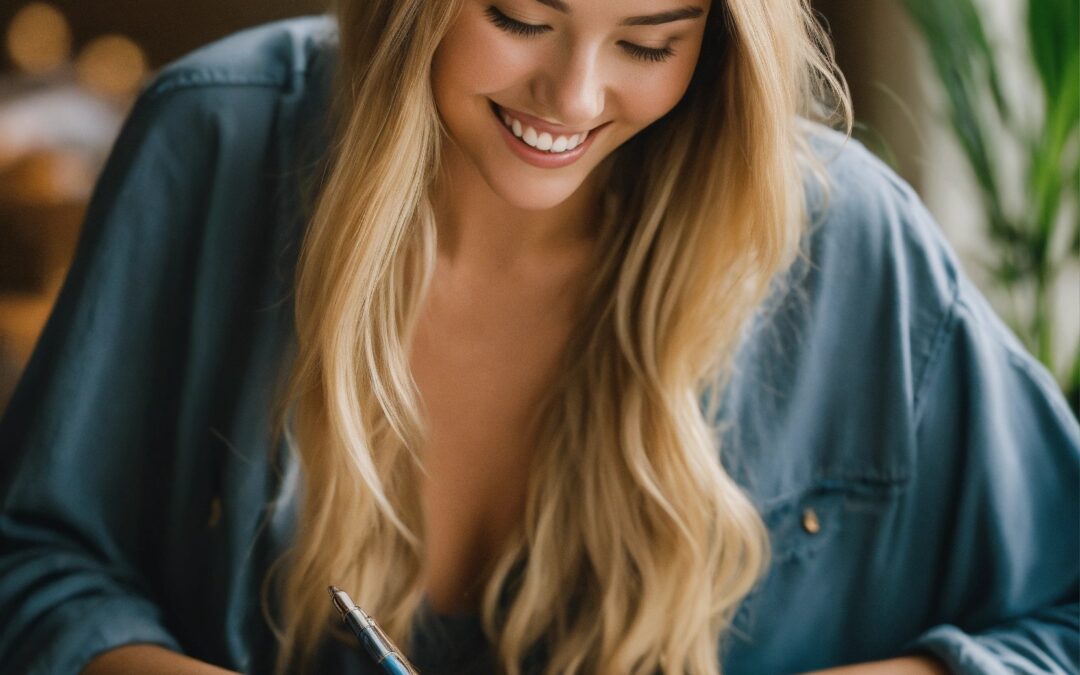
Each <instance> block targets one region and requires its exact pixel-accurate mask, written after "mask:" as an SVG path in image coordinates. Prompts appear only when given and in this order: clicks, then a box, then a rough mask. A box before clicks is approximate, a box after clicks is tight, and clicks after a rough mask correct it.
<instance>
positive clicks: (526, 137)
mask: <svg viewBox="0 0 1080 675" xmlns="http://www.w3.org/2000/svg"><path fill="white" fill-rule="evenodd" d="M499 116H500V117H501V118H502V121H503V124H505V125H506V126H507V127H509V128H510V130H511V131H512V132H513V133H514V135H515V136H517V137H518V138H520V139H521V140H523V141H525V143H527V144H528V145H530V146H532V147H534V148H536V149H537V150H544V151H547V152H551V153H558V152H567V151H569V150H573V149H574V148H576V147H577V146H579V145H581V144H582V142H584V140H585V139H586V138H588V136H589V132H588V131H585V132H582V133H580V134H574V135H572V136H552V135H551V134H550V133H548V132H546V131H544V132H541V133H537V131H536V129H534V128H533V127H530V126H526V125H523V124H522V123H521V122H519V121H518V120H516V119H514V118H513V117H511V116H510V115H508V114H506V113H504V112H502V111H499Z"/></svg>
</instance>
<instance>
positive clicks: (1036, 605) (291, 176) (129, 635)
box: [0, 17, 1080, 675]
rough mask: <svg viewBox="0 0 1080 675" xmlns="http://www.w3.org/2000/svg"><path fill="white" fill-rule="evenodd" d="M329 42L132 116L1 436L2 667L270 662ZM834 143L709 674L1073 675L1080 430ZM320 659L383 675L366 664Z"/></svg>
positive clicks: (451, 643) (858, 157)
mask: <svg viewBox="0 0 1080 675" xmlns="http://www.w3.org/2000/svg"><path fill="white" fill-rule="evenodd" d="M333 36H334V27H333V23H332V21H330V20H328V19H326V18H324V17H315V18H308V19H298V20H290V21H285V22H279V23H276V24H271V25H268V26H264V27H260V28H257V29H253V30H250V31H246V32H244V33H241V34H237V35H235V36H232V37H230V38H227V39H226V40H224V41H221V42H218V43H216V44H214V45H211V46H209V47H207V48H204V49H202V50H199V51H198V52H196V53H194V54H193V55H191V56H189V57H186V58H184V59H182V60H181V61H179V62H177V63H174V64H172V65H170V66H169V67H167V68H166V69H164V71H163V72H162V73H160V74H159V76H158V77H157V78H156V79H155V80H154V81H153V82H152V84H151V85H150V86H149V87H148V88H147V89H146V90H145V92H144V93H143V95H142V96H141V97H140V99H139V101H138V103H137V105H136V107H135V109H134V111H133V112H132V114H131V116H130V118H129V119H128V121H127V123H126V125H125V127H124V129H123V132H122V134H121V136H120V138H119V140H118V141H117V143H116V145H115V148H114V150H113V152H112V155H111V158H110V160H109V162H108V164H107V166H106V169H105V171H104V174H103V175H102V177H101V179H100V181H99V183H98V186H97V188H96V191H95V193H94V196H93V199H92V203H91V205H90V208H89V211H88V213H87V217H86V223H85V227H84V231H83V234H82V238H81V240H80V244H79V247H78V251H77V254H76V258H75V261H74V264H73V266H72V268H71V271H70V273H69V275H68V278H67V281H66V283H65V286H64V288H63V291H62V293H61V296H60V298H59V301H58V303H57V305H56V308H55V310H54V312H53V314H52V316H51V318H50V319H49V322H48V324H47V326H46V328H45V331H44V333H43V335H42V337H41V340H40V342H39V344H38V346H37V349H36V351H35V352H34V355H33V357H32V360H31V362H30V365H29V367H28V369H27V370H26V372H25V375H24V376H23V379H22V381H21V383H20V385H19V387H18V389H17V391H16V393H15V396H14V398H13V400H12V402H11V404H10V406H9V408H8V410H7V413H6V415H5V417H4V419H3V422H2V425H0V479H2V481H0V499H2V512H0V616H2V617H4V619H3V621H0V672H4V673H30V674H33V675H45V674H49V675H68V674H73V673H77V672H79V670H80V669H81V668H82V667H83V666H84V665H85V664H86V663H87V662H88V660H89V659H90V658H91V657H93V656H94V655H95V654H98V653H100V652H102V651H105V650H108V649H111V648H114V647H117V646H120V645H124V644H130V643H156V644H160V645H164V646H166V647H169V648H171V649H174V650H178V651H182V652H184V653H187V654H189V655H191V656H193V657H196V658H199V659H203V660H206V661H209V662H212V663H216V664H219V665H221V666H223V667H226V668H230V669H235V670H239V671H244V672H253V673H262V672H268V669H269V664H270V663H271V662H272V658H273V654H274V644H273V640H272V638H271V636H270V633H269V631H268V629H267V627H266V624H265V622H264V620H263V618H262V616H261V614H260V610H259V600H258V598H259V584H260V582H261V581H262V578H263V574H264V573H265V571H266V568H267V565H268V564H269V563H270V561H271V560H273V558H274V556H275V555H276V554H277V553H278V552H280V550H281V549H282V547H283V546H285V545H286V544H287V542H288V540H289V536H290V535H289V533H290V528H291V524H290V523H291V521H290V513H291V506H292V505H293V504H294V503H295V502H294V499H293V494H292V492H291V487H292V486H294V485H295V476H296V473H295V465H293V464H290V462H289V460H288V457H287V455H285V454H284V453H280V452H279V453H278V454H276V455H274V453H272V452H271V448H270V441H269V438H268V415H269V404H270V401H272V400H273V394H274V387H275V382H276V378H277V372H278V366H279V364H280V363H281V362H282V361H283V354H285V353H286V351H287V348H288V345H289V340H290V336H291V330H292V324H291V315H290V312H291V296H290V292H291V280H292V270H293V267H294V264H295V256H296V250H297V247H298V245H299V242H300V238H301V236H302V233H303V226H304V218H303V217H302V213H303V207H302V200H301V197H300V194H301V190H300V189H299V186H300V185H301V184H302V183H303V182H304V178H305V176H306V175H307V173H308V172H309V170H310V168H311V167H313V166H314V165H315V164H314V162H315V160H316V159H317V157H318V155H319V149H320V148H321V147H324V145H323V144H325V141H326V128H325V119H326V97H327V91H328V76H329V73H330V70H331V64H332V62H333V58H334V49H333ZM814 143H815V148H816V150H817V151H818V152H819V153H820V154H821V157H822V159H823V160H824V161H825V162H826V163H827V167H828V171H829V173H830V175H831V177H832V180H833V191H832V194H831V197H830V199H829V200H828V201H825V200H823V199H821V195H820V193H814V192H812V193H811V197H810V199H811V202H812V203H811V210H812V212H813V214H814V223H815V224H814V226H813V227H812V229H811V231H810V233H809V234H808V236H807V240H806V242H807V245H806V251H807V257H806V260H804V261H802V262H800V263H799V264H797V265H796V266H795V267H794V268H793V269H792V270H791V272H790V275H789V280H790V281H791V284H790V286H791V287H790V288H789V289H787V290H785V291H781V290H778V291H777V292H776V293H774V295H773V296H772V297H771V298H770V299H769V301H768V303H767V309H768V310H769V311H767V312H762V313H761V314H760V316H759V318H758V320H757V321H756V323H755V324H754V325H753V327H752V330H751V331H750V332H749V334H748V336H747V339H746V341H745V342H744V344H743V347H742V348H741V350H740V352H739V355H738V360H737V363H738V373H737V375H736V377H735V379H734V380H733V382H732V384H731V386H730V387H729V388H728V389H726V390H725V391H724V393H723V397H722V399H721V401H722V404H723V405H722V418H721V419H718V420H717V423H718V424H725V423H728V422H729V423H730V424H726V425H725V426H724V427H723V428H724V429H725V431H724V432H723V435H722V441H723V442H722V444H721V448H722V450H721V453H720V454H721V459H722V461H723V462H724V464H725V466H726V467H727V468H728V470H729V471H730V472H731V474H732V475H733V476H734V477H735V478H736V480H738V481H739V483H740V484H741V485H742V486H744V487H745V489H746V490H747V492H748V493H749V495H750V496H751V497H752V498H753V500H754V502H755V504H756V505H757V506H758V507H759V509H760V511H761V513H762V515H763V517H764V520H765V522H766V524H767V525H768V528H769V531H770V534H771V538H772V550H773V561H772V565H771V568H770V571H769V573H768V576H767V577H766V578H765V579H764V580H763V581H762V582H761V583H760V584H759V585H758V587H757V588H756V589H755V590H754V591H753V592H752V593H751V595H750V596H749V597H747V599H746V600H745V602H744V603H743V605H742V606H741V607H740V609H739V611H738V614H737V616H736V619H735V622H734V626H733V629H732V630H731V631H730V632H729V633H728V634H726V636H725V637H724V639H723V640H722V642H721V643H720V644H718V645H717V654H718V659H719V660H720V662H721V663H722V665H723V667H724V669H725V671H726V672H728V673H739V674H742V673H749V674H762V673H764V674H769V673H786V672H794V671H801V670H807V669H813V668H820V667H825V666H830V665H838V664H846V663H853V662H858V661H864V660H873V659H882V658H887V657H892V656H896V655H900V654H905V653H909V652H912V651H916V650H924V651H930V652H933V653H935V654H937V655H938V656H939V657H941V658H942V659H943V660H944V661H945V662H946V663H948V664H949V666H950V668H951V669H952V670H953V671H954V672H957V673H995V674H1004V673H1015V672H1022V673H1076V672H1077V670H1078V661H1080V657H1078V651H1080V643H1078V634H1080V627H1078V624H1080V617H1078V609H1077V599H1078V597H1077V596H1078V543H1077V542H1078V534H1080V509H1078V486H1080V470H1078V469H1080V461H1078V459H1080V452H1078V446H1080V431H1078V427H1077V423H1076V420H1075V419H1074V417H1073V416H1072V414H1071V413H1070V411H1069V410H1068V408H1067V406H1066V403H1065V401H1064V399H1063V397H1062V395H1061V393H1060V392H1059V390H1058V389H1057V387H1056V385H1055V383H1054V381H1053V380H1052V379H1051V377H1050V375H1049V374H1048V373H1047V371H1046V370H1045V369H1043V368H1042V367H1041V366H1040V365H1039V364H1038V363H1037V362H1036V361H1035V360H1033V359H1032V358H1031V357H1030V356H1029V355H1028V354H1027V353H1025V351H1024V349H1023V348H1022V347H1021V345H1020V344H1019V343H1018V342H1017V340H1016V339H1015V338H1014V337H1013V335H1012V334H1011V333H1010V332H1009V330H1008V329H1006V328H1005V327H1004V326H1003V325H1002V323H1001V322H1000V321H999V320H998V318H997V317H996V316H995V315H994V313H993V312H992V311H991V309H990V308H989V307H988V306H987V304H986V302H985V301H984V299H983V298H982V296H980V294H979V293H978V291H976V289H975V288H974V287H973V286H972V285H971V283H970V281H969V280H968V278H967V277H966V276H965V275H964V273H963V272H962V271H961V269H960V267H959V266H958V265H957V262H956V258H955V256H954V254H953V253H952V251H951V250H950V248H949V246H948V245H947V244H946V242H945V241H944V239H943V238H942V236H941V234H940V232H939V231H938V228H937V226H936V224H935V223H934V222H933V220H932V218H931V216H930V215H929V214H928V213H927V211H926V209H925V208H924V207H923V205H922V204H921V203H920V201H919V199H918V198H917V197H916V195H915V194H914V193H913V192H912V190H911V189H910V188H909V187H908V186H907V185H906V184H905V183H904V182H903V181H901V180H900V179H899V178H897V177H896V176H895V175H894V174H893V173H892V172H891V171H890V170H889V169H888V168H886V167H885V166H884V165H882V164H881V163H880V162H879V161H877V160H876V159H875V158H874V157H873V156H872V155H870V154H869V153H868V152H867V151H866V150H865V149H863V148H862V147H861V146H860V145H859V144H858V143H857V142H855V141H850V140H849V141H844V139H843V138H842V137H841V136H840V135H838V134H836V133H835V132H831V131H828V130H825V129H824V128H818V129H817V132H816V136H815V141H814ZM778 289H779V287H778ZM272 456H273V457H276V459H271V457H272ZM275 506H276V507H277V508H275ZM312 593H318V594H324V593H325V590H324V589H321V588H317V589H312ZM328 602H329V601H328ZM328 607H329V605H328ZM431 619H432V621H431V622H430V624H429V625H428V627H427V628H426V629H425V630H424V631H421V633H420V634H419V635H418V637H417V639H416V642H415V643H414V644H412V645H411V646H410V651H411V654H412V655H413V656H414V657H415V659H416V661H417V664H418V666H419V667H420V669H421V670H422V671H423V672H425V673H426V674H430V673H437V672H466V671H468V670H469V668H470V666H469V665H468V664H467V663H466V661H468V660H469V658H467V657H468V656H469V655H470V654H475V655H476V663H475V665H474V666H472V669H473V671H474V672H490V671H491V670H492V668H493V666H492V664H491V662H490V661H488V660H487V658H488V657H487V655H486V651H485V646H486V645H485V640H484V637H483V634H482V633H481V632H480V630H479V624H478V623H477V621H476V618H475V617H472V616H469V615H462V616H434V615H433V616H432V617H431ZM462 655H464V656H462ZM321 658H322V663H323V667H322V670H321V672H351V673H374V672H375V670H374V669H373V667H372V666H371V664H370V663H369V662H368V661H367V659H366V657H365V656H364V655H363V654H362V653H360V652H359V651H358V650H357V649H356V648H354V647H353V646H350V645H343V644H337V643H331V644H328V645H327V646H326V648H325V649H324V650H323V652H322V655H321Z"/></svg>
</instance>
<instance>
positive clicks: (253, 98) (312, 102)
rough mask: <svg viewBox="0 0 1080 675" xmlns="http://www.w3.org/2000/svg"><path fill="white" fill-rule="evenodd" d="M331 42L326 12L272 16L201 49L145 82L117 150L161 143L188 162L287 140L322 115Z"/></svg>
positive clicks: (264, 149) (261, 151) (261, 148)
mask: <svg viewBox="0 0 1080 675" xmlns="http://www.w3.org/2000/svg"><path fill="white" fill-rule="evenodd" d="M335 47H336V24H335V23H334V21H333V20H332V19H331V18H330V17H327V16H313V17H302V18H296V19H288V20H284V21H276V22H273V23H269V24H265V25H262V26H257V27H255V28H250V29H247V30H244V31H241V32H238V33H234V34H232V35H229V36H226V37H225V38H222V39H220V40H218V41H216V42H213V43H210V44H208V45H206V46H203V47H201V48H199V49H197V50H195V51H193V52H191V53H189V54H187V55H185V56H183V57H182V58H180V59H178V60H176V61H173V62H172V63H169V64H167V65H166V66H165V67H163V68H162V69H161V70H160V71H159V72H158V73H157V74H156V75H155V76H154V77H153V79H152V80H151V81H150V82H149V83H148V84H147V85H146V86H145V88H144V89H143V91H142V92H141V93H140V95H139V98H138V100H137V101H136V102H135V106H134V108H133V109H132V111H131V113H130V115H129V118H128V120H127V121H126V124H125V129H124V132H123V133H122V134H121V138H120V139H119V141H118V147H119V148H121V149H123V148H124V146H125V145H128V146H131V145H134V146H142V145H145V144H146V143H148V142H151V145H152V141H154V140H161V141H162V144H163V145H165V146H167V147H168V148H169V149H170V153H169V155H170V156H172V157H175V158H180V159H182V158H189V160H190V161H188V163H189V164H192V163H198V162H200V161H202V162H206V161H213V160H214V158H227V157H229V156H236V155H238V154H248V155H251V154H256V155H261V154H266V152H267V150H268V149H270V148H272V147H273V148H276V147H284V146H286V145H289V144H291V143H293V142H294V141H296V140H297V139H298V138H299V137H300V135H301V134H302V133H303V132H304V130H306V129H309V128H311V127H310V123H311V122H315V123H321V121H322V120H323V118H324V117H325V113H326V110H327V108H328V104H327V103H328V101H327V99H328V96H329V82H330V73H331V71H332V67H331V65H332V63H333V55H334V53H335V51H336V50H335ZM189 156H190V157H189Z"/></svg>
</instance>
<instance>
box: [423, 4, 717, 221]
mask: <svg viewBox="0 0 1080 675" xmlns="http://www.w3.org/2000/svg"><path fill="white" fill-rule="evenodd" d="M709 4H710V3H709V0H463V7H462V10H461V13H460V14H459V15H458V17H457V19H456V21H455V22H454V24H453V25H452V26H451V28H450V30H449V32H448V33H447V35H446V36H445V38H444V39H443V41H442V42H441V43H440V45H439V47H438V49H437V50H436V53H435V57H434V60H433V62H432V88H433V91H434V96H435V103H436V105H437V106H438V109H439V114H440V115H441V117H442V120H443V122H444V124H445V125H446V127H447V129H448V130H449V133H450V134H451V136H452V137H453V140H454V141H455V142H456V144H457V146H458V148H459V149H460V151H461V153H462V154H463V155H464V156H465V157H466V158H467V160H468V161H469V162H471V163H472V164H473V165H474V166H475V167H476V169H477V170H478V173H479V174H480V175H481V176H482V177H483V179H484V180H485V181H486V182H487V184H488V185H489V186H490V187H491V189H492V191H493V192H495V193H496V194H497V195H498V196H500V197H501V198H502V199H503V200H505V201H506V202H508V203H509V204H512V205H514V206H516V207H518V208H522V209H528V210H538V209H546V208H551V207H553V206H556V205H558V204H560V203H561V202H563V201H564V200H565V199H566V198H568V197H569V196H570V195H572V194H573V193H574V192H575V191H576V190H577V189H578V187H579V186H580V185H581V184H582V183H583V182H584V180H585V179H586V177H587V176H588V175H589V173H590V172H591V171H592V170H593V169H594V168H596V166H597V165H598V164H599V163H600V162H601V161H602V160H603V159H604V158H605V157H606V156H607V155H609V154H610V153H611V152H612V151H613V150H615V149H616V148H617V147H619V146H620V145H621V144H622V143H623V142H625V141H626V140H627V139H629V138H631V137H632V136H634V135H635V134H636V133H638V132H639V131H641V130H642V129H644V128H645V127H647V126H648V125H649V124H651V123H653V122H654V121H656V120H657V119H659V118H660V117H662V116H663V115H664V114H666V113H667V112H668V111H670V110H671V109H672V108H673V107H675V104H676V103H678V101H679V99H681V98H682V96H683V94H684V93H685V91H686V88H687V86H688V85H689V82H690V77H691V75H692V74H693V71H694V66H695V64H696V63H697V59H698V53H699V52H700V50H701V41H702V38H703V34H704V28H705V18H706V15H707V13H708V11H709ZM507 118H509V120H510V127H511V128H508V127H507V125H506V119H507ZM511 129H512V130H511ZM582 139H584V142H583V143H582ZM575 142H578V143H581V144H580V145H578V146H577V147H575V148H574V149H572V150H567V148H568V147H570V146H571V145H572V144H573V143H575ZM530 144H531V145H530ZM549 144H550V145H549ZM532 146H538V147H532ZM558 151H562V152H558Z"/></svg>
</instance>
